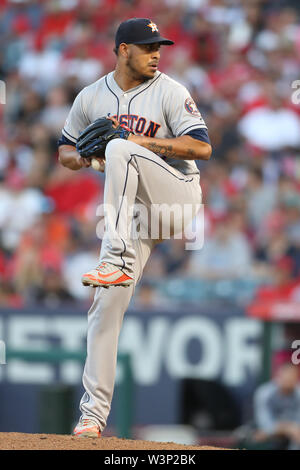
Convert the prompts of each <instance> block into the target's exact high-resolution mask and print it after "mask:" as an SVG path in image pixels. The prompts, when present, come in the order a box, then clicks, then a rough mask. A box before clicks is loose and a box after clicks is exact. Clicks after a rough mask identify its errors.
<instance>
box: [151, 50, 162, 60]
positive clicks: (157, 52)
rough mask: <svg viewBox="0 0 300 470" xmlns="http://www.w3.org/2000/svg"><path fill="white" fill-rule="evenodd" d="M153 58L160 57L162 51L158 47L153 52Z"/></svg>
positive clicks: (157, 58)
mask: <svg viewBox="0 0 300 470" xmlns="http://www.w3.org/2000/svg"><path fill="white" fill-rule="evenodd" d="M151 57H152V59H156V60H159V59H160V51H159V49H157V50H156V51H153V52H152V54H151Z"/></svg>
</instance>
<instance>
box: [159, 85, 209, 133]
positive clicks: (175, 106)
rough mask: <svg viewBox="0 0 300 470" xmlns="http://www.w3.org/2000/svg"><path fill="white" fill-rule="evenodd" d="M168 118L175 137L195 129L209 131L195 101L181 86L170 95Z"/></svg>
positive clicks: (167, 103) (167, 109)
mask: <svg viewBox="0 0 300 470" xmlns="http://www.w3.org/2000/svg"><path fill="white" fill-rule="evenodd" d="M166 118H167V124H168V126H169V128H170V129H171V131H172V134H173V135H174V137H180V136H181V135H184V134H187V133H189V132H190V131H193V130H195V129H207V126H206V124H205V122H204V119H203V118H202V116H201V113H200V111H199V110H198V108H197V105H196V103H195V101H194V100H193V98H192V97H191V95H190V93H189V92H188V90H187V89H186V88H185V87H184V86H181V85H177V86H176V87H174V88H173V89H172V91H171V92H170V93H168V97H167V102H166Z"/></svg>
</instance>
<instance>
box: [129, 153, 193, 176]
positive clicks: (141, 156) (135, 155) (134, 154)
mask: <svg viewBox="0 0 300 470" xmlns="http://www.w3.org/2000/svg"><path fill="white" fill-rule="evenodd" d="M131 156H133V157H140V158H144V160H149V161H150V162H152V163H155V165H158V166H160V167H161V168H163V169H164V170H165V171H167V172H168V173H170V175H172V176H174V178H176V179H178V180H179V181H183V182H184V183H190V182H191V181H193V180H194V178H192V179H185V178H179V176H176V175H174V173H172V171H170V170H168V169H167V168H165V167H164V166H163V165H161V164H160V163H158V162H156V161H154V160H151V158H147V157H144V155H138V154H137V153H133V154H131Z"/></svg>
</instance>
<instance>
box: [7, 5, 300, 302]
mask: <svg viewBox="0 0 300 470" xmlns="http://www.w3.org/2000/svg"><path fill="white" fill-rule="evenodd" d="M299 15H300V3H299V2H297V1H296V0H272V1H271V0H248V1H247V2H243V1H242V0H152V1H151V2H148V1H146V0H97V1H96V0H56V1H26V0H23V1H21V0H18V1H13V0H11V1H8V0H7V1H5V0H2V1H0V46H1V47H0V76H1V80H2V82H1V85H2V88H1V91H2V95H1V97H3V87H4V84H3V82H4V83H5V87H6V104H1V105H0V113H1V120H0V283H1V284H0V306H8V307H9V306H11V307H18V306H23V305H31V304H33V303H36V302H38V303H41V302H42V303H43V304H45V305H49V306H51V305H53V306H56V305H58V304H59V303H61V302H72V303H73V302H87V303H89V302H90V299H91V296H92V295H93V290H92V289H88V288H83V287H82V286H81V285H80V276H81V274H82V273H83V272H85V271H86V270H89V269H91V268H92V267H93V266H95V265H96V264H97V260H98V255H99V251H100V243H101V242H100V240H99V239H98V238H97V235H96V225H97V222H98V218H97V216H96V209H97V206H98V205H99V204H100V203H101V202H102V197H103V185H104V179H103V175H102V174H100V173H97V172H95V171H93V170H92V169H86V170H81V171H78V172H75V171H71V170H68V169H66V168H64V167H62V166H61V165H60V164H59V163H58V160H57V155H58V150H57V141H58V139H59V138H60V135H61V129H62V127H63V125H64V121H65V119H66V116H67V114H68V111H69V109H70V106H71V104H72V102H73V100H74V98H75V96H76V95H77V93H78V92H79V91H80V90H81V89H82V88H83V87H84V86H86V85H88V84H90V83H92V82H93V81H95V80H97V79H98V78H100V77H101V76H102V75H104V74H106V73H108V72H109V71H111V70H113V69H114V65H115V55H114V54H113V52H112V51H113V47H114V34H115V31H116V28H117V26H118V24H119V23H120V22H121V21H123V20H124V19H127V18H130V17H134V16H136V17H147V18H151V19H152V20H153V21H154V22H156V23H157V24H158V26H159V28H160V31H161V32H162V34H163V35H164V36H166V37H169V38H170V39H173V40H174V41H175V46H173V47H170V48H165V49H164V48H162V54H161V62H160V70H161V71H163V72H165V73H167V74H168V75H170V76H171V77H173V78H174V79H176V80H178V81H179V82H181V83H183V84H184V85H185V86H186V87H187V88H188V89H189V91H190V92H191V94H192V96H193V98H194V99H195V101H196V103H197V105H198V107H199V109H200V111H201V113H202V115H203V117H204V119H205V121H206V124H207V126H208V130H209V135H210V139H211V142H212V146H213V155H212V157H211V159H210V161H209V162H199V168H200V171H201V186H202V190H203V202H204V204H205V210H204V213H205V225H204V226H205V243H204V247H203V249H202V250H199V251H193V250H190V251H187V250H185V240H172V241H167V242H164V243H163V244H161V245H160V246H158V247H157V249H156V250H155V252H154V253H153V255H152V258H151V259H150V262H149V263H148V265H147V267H146V270H145V275H144V281H143V282H142V284H141V286H140V291H139V296H138V297H137V298H136V299H135V300H134V302H135V303H136V305H145V306H155V305H162V304H164V303H165V304H168V302H172V289H171V290H170V291H169V292H168V294H163V293H162V292H159V291H158V290H157V288H156V287H155V285H156V284H155V281H157V280H159V281H161V280H162V279H163V280H164V281H165V282H169V281H170V280H182V281H184V280H188V279H191V278H192V279H193V281H195V280H196V281H197V282H198V281H199V282H198V287H197V289H198V290H199V291H201V289H202V288H203V286H205V285H209V283H212V284H213V285H214V286H216V285H217V284H218V282H222V281H224V280H228V281H230V282H232V283H233V284H234V283H235V282H237V283H238V282H247V283H250V284H251V283H252V285H254V286H255V289H254V290H252V291H251V296H252V297H254V298H260V299H261V298H268V299H274V300H277V299H279V298H280V299H286V300H293V301H300V158H299V152H300V104H299V103H298V101H299V102H300V93H297V87H298V88H299V89H300V76H299V70H300V22H299ZM297 80H298V81H299V83H298V82H297ZM2 101H3V100H2ZM159 284H160V285H162V284H163V283H161V282H159ZM210 295H211V294H210ZM233 297H234V291H233Z"/></svg>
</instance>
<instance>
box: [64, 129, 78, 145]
mask: <svg viewBox="0 0 300 470" xmlns="http://www.w3.org/2000/svg"><path fill="white" fill-rule="evenodd" d="M62 132H64V133H65V134H67V136H69V137H71V139H74V140H75V142H76V140H77V139H76V137H73V136H72V135H71V134H69V132H67V131H66V129H65V128H63V130H62Z"/></svg>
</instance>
